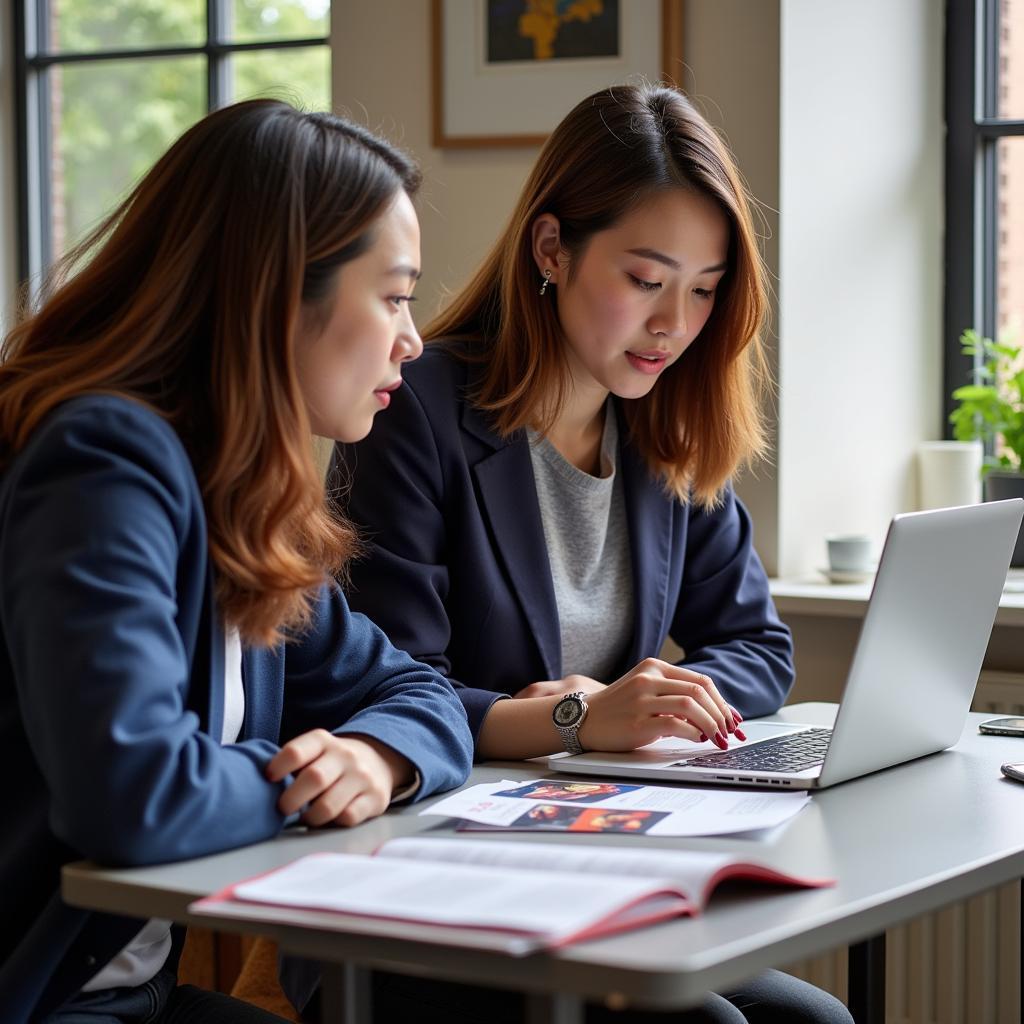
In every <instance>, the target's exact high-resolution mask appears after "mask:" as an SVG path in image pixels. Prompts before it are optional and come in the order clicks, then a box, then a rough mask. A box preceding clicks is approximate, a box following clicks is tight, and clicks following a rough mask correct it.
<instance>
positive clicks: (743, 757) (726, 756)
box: [685, 729, 832, 772]
mask: <svg viewBox="0 0 1024 1024" xmlns="http://www.w3.org/2000/svg"><path fill="white" fill-rule="evenodd" d="M831 738H832V730H831V729H806V730H804V731H803V732H796V733H790V734H789V735H788V736H779V737H778V738H777V739H774V740H764V741H763V742H761V743H755V744H753V745H752V746H749V747H740V748H739V749H738V750H723V751H722V752H721V753H720V754H703V755H702V756H700V757H694V758H691V759H690V760H688V761H686V762H685V764H686V766H687V767H697V768H743V769H747V770H749V771H758V772H799V771H803V770H804V769H805V768H813V767H815V766H816V765H819V764H821V762H822V761H824V760H825V752H826V751H827V750H828V744H829V740H830V739H831Z"/></svg>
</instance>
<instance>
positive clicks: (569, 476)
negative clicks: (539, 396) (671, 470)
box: [528, 406, 633, 683]
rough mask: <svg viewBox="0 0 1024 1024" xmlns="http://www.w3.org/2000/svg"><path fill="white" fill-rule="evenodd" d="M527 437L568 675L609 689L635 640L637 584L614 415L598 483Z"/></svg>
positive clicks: (543, 442) (607, 426)
mask: <svg viewBox="0 0 1024 1024" xmlns="http://www.w3.org/2000/svg"><path fill="white" fill-rule="evenodd" d="M528 433H529V438H530V458H531V460H532V462H533V476H534V480H535V482H536V486H537V498H538V500H539V502H540V515H541V520H542V522H543V524H544V539H545V541H546V542H547V548H548V561H549V563H550V565H551V578H552V582H553V583H554V587H555V601H556V603H557V605H558V624H559V628H560V632H561V638H562V675H563V676H567V675H570V674H572V673H579V674H581V675H585V676H590V677H591V678H593V679H597V680H598V681H599V682H602V683H610V682H612V681H613V680H614V675H613V673H614V672H615V670H616V668H617V666H618V665H619V664H620V663H621V661H622V659H623V658H624V657H625V654H626V650H627V647H628V645H629V642H630V640H631V639H632V636H633V580H632V575H631V560H630V555H629V530H628V526H627V523H626V505H625V501H624V499H623V494H622V474H621V473H620V472H619V444H618V440H619V439H618V427H617V424H616V421H615V411H614V409H612V408H611V407H610V406H606V409H605V423H604V434H603V436H602V438H601V475H600V476H599V477H596V476H591V475H590V474H589V473H584V472H583V470H581V469H578V468H577V467H576V466H574V465H573V464H572V463H571V462H569V461H568V460H567V459H565V458H564V457H563V456H562V454H561V453H560V452H559V451H558V450H557V449H556V448H555V447H554V445H552V444H551V442H550V441H548V440H547V439H546V438H543V437H541V436H540V435H539V434H537V433H535V432H534V431H529V432H528Z"/></svg>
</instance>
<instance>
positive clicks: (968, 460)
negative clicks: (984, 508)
mask: <svg viewBox="0 0 1024 1024" xmlns="http://www.w3.org/2000/svg"><path fill="white" fill-rule="evenodd" d="M981 459H982V449H981V442H980V441H922V442H921V443H920V444H919V445H918V446H917V507H918V508H921V509H926V508H949V507H951V506H954V505H977V504H978V502H980V501H981Z"/></svg>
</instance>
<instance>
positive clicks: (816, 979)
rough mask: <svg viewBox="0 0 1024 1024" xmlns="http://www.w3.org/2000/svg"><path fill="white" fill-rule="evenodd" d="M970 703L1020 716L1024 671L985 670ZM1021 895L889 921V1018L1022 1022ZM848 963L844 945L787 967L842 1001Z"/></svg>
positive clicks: (897, 1021)
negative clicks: (898, 924) (893, 923)
mask: <svg viewBox="0 0 1024 1024" xmlns="http://www.w3.org/2000/svg"><path fill="white" fill-rule="evenodd" d="M972 710H974V711H982V712H991V713H992V714H993V715H999V714H1005V715H1024V674H1021V673H1016V672H988V671H985V672H982V673H981V676H980V678H979V680H978V689H977V692H976V694H975V699H974V705H973V708H972ZM1021 760H1022V761H1024V740H1022V741H1021ZM1020 898H1021V892H1020V883H1019V882H1014V883H1012V884H1010V885H1004V886H1002V887H1000V888H999V889H994V890H992V891H990V892H986V893H983V894H982V895H981V896H976V897H974V899H971V900H966V901H965V902H962V903H954V904H952V905H951V906H949V907H946V908H945V909H944V910H941V911H939V912H938V913H936V914H927V915H925V916H923V917H919V918H917V919H916V920H914V921H911V922H910V923H909V924H906V925H902V926H901V927H899V928H890V929H889V930H888V931H887V932H886V933H885V939H886V942H885V961H886V996H885V1019H886V1024H1021V1017H1020V964H1021V948H1020V936H1021V920H1020ZM846 966H847V964H846V949H845V947H844V948H843V949H838V950H835V951H833V952H831V953H828V954H826V955H823V956H818V957H815V958H813V959H811V960H801V961H800V962H799V963H796V964H790V965H789V966H788V967H786V968H784V969H785V970H786V971H788V972H789V973H790V974H795V975H796V976H797V977H800V978H804V979H806V980H807V981H810V982H812V983H813V984H815V985H818V986H819V987H820V988H824V989H827V990H828V991H829V992H832V993H834V994H835V995H836V996H838V997H839V998H840V999H843V1000H845V999H846V995H847V992H846V985H847V974H846Z"/></svg>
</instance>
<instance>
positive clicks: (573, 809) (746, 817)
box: [420, 779, 810, 836]
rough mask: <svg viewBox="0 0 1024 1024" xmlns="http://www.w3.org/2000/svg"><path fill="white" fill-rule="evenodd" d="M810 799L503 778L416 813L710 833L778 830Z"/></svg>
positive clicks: (528, 826) (531, 827) (536, 827)
mask: <svg viewBox="0 0 1024 1024" xmlns="http://www.w3.org/2000/svg"><path fill="white" fill-rule="evenodd" d="M809 800H810V795H809V794H807V793H771V792H767V793H766V792H759V791H756V792H755V791H750V790H717V789H710V788H707V787H703V786H701V787H691V788H686V787H682V786H640V785H633V784H630V783H624V782H602V781H600V780H596V779H595V780H588V781H578V780H575V779H573V780H568V779H535V780H533V781H531V782H525V783H524V782H514V781H510V780H508V779H504V780H502V781H500V782H488V783H483V784H481V785H479V786H471V787H470V788H469V789H465V790H462V791H461V792H458V793H453V794H452V795H451V796H449V797H446V798H445V799H443V800H440V801H438V802H437V803H435V804H431V805H430V806H429V807H427V808H426V809H424V810H422V811H421V812H420V813H421V814H424V815H443V816H444V817H448V818H462V819H464V820H467V821H474V822H478V823H480V824H483V825H491V826H498V827H502V828H507V829H514V830H516V831H521V830H525V831H560V832H614V833H622V834H626V833H634V834H644V835H652V836H659V835H660V836H712V835H727V834H733V833H739V832H752V831H756V830H760V829H770V828H775V827H776V826H778V825H781V824H782V823H784V822H786V821H789V819H790V818H792V817H793V816H794V815H795V814H797V813H799V812H800V811H801V810H802V809H803V808H804V807H806V806H807V803H808V801H809Z"/></svg>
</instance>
